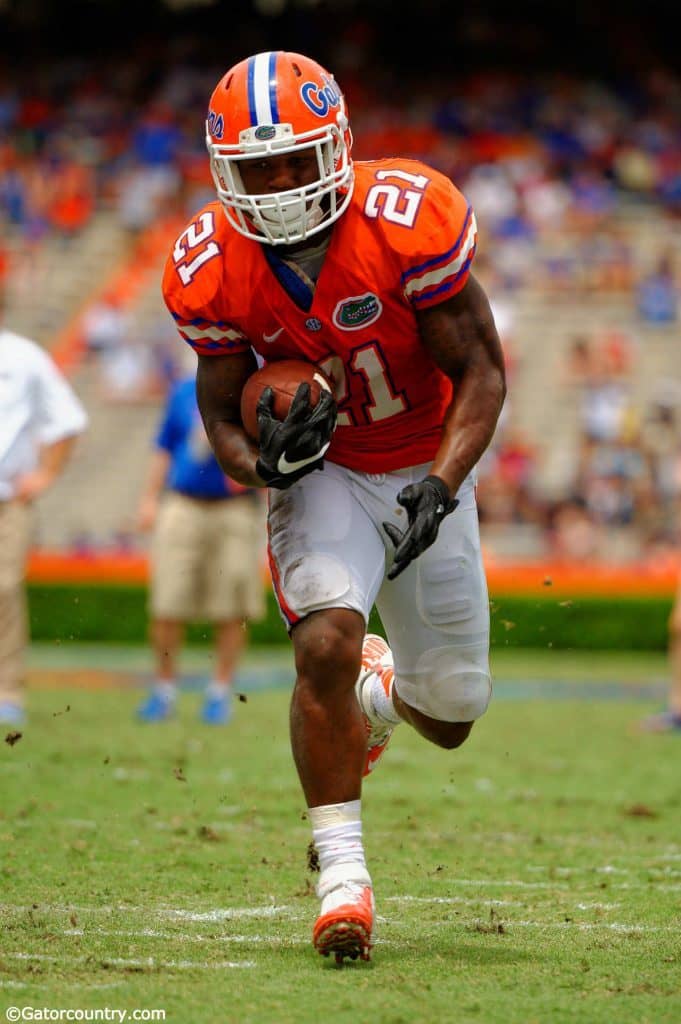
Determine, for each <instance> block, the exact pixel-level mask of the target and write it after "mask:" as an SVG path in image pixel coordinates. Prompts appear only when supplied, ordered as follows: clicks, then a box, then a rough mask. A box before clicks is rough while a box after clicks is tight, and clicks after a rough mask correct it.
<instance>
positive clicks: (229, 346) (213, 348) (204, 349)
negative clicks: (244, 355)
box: [180, 331, 251, 356]
mask: <svg viewBox="0 0 681 1024" xmlns="http://www.w3.org/2000/svg"><path fill="white" fill-rule="evenodd" d="M180 335H181V336H182V337H183V338H184V340H185V341H186V342H187V344H188V345H191V347H192V348H193V349H194V351H195V352H196V353H197V354H198V355H200V356H225V355H230V356H233V355H236V354H238V353H239V352H247V351H248V350H249V348H250V347H251V346H250V345H249V344H248V342H247V341H244V340H238V341H204V342H202V341H192V339H191V338H187V337H185V335H184V334H182V331H180Z"/></svg>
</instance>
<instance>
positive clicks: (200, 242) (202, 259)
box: [173, 210, 220, 285]
mask: <svg viewBox="0 0 681 1024" xmlns="http://www.w3.org/2000/svg"><path fill="white" fill-rule="evenodd" d="M214 234H215V221H214V219H213V214H212V213H211V212H210V210H207V211H206V212H205V213H202V214H201V216H200V217H199V219H198V220H196V221H194V223H193V224H190V225H189V227H188V228H187V230H186V231H183V232H182V234H181V235H180V237H179V238H178V240H177V241H176V242H175V248H174V249H173V261H174V263H175V266H176V267H177V272H178V274H179V276H180V281H182V284H184V285H187V284H190V283H191V281H192V278H193V277H194V274H195V273H196V271H197V270H198V269H199V267H202V266H203V264H204V263H207V262H208V260H212V259H213V257H214V256H218V255H219V254H220V246H219V245H218V243H217V242H209V241H208V239H209V238H211V237H212V235H214ZM195 250H198V252H195Z"/></svg>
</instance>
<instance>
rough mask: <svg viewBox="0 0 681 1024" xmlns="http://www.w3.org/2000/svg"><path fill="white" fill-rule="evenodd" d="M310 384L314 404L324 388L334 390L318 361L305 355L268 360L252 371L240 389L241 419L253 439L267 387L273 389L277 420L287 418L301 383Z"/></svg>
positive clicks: (311, 399) (256, 438)
mask: <svg viewBox="0 0 681 1024" xmlns="http://www.w3.org/2000/svg"><path fill="white" fill-rule="evenodd" d="M305 382H307V383H308V384H309V385H310V402H311V404H312V406H315V405H316V404H317V402H318V401H319V396H320V394H321V391H322V388H324V389H325V390H326V391H333V386H332V384H331V381H330V380H329V378H328V377H327V376H326V374H325V373H324V372H323V371H322V370H320V369H319V367H318V366H317V365H316V364H315V363H306V362H305V361H304V360H302V359H281V360H278V361H277V362H273V363H266V364H265V365H264V366H262V367H261V368H260V369H259V370H256V371H255V373H254V374H252V375H251V376H250V377H249V378H248V380H247V381H246V384H245V385H244V389H243V391H242V392H241V421H242V423H243V425H244V430H245V431H246V433H247V434H248V436H249V437H250V438H251V439H252V440H253V441H257V440H258V417H257V414H256V407H257V405H258V399H259V398H260V395H261V394H262V392H263V389H264V388H267V387H270V388H272V390H273V391H274V406H273V412H274V415H275V416H276V418H277V419H278V420H283V419H285V418H286V414H287V412H288V411H289V408H290V406H291V402H292V401H293V398H294V396H295V393H296V391H297V390H298V387H299V385H300V384H303V383H305Z"/></svg>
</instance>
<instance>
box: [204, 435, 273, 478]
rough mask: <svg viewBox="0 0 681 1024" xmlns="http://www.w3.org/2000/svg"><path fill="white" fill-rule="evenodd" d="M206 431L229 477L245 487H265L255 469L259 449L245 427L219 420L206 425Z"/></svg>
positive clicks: (216, 455)
mask: <svg viewBox="0 0 681 1024" xmlns="http://www.w3.org/2000/svg"><path fill="white" fill-rule="evenodd" d="M206 430H207V433H208V438H209V440H210V443H211V447H212V449H213V452H214V454H215V458H216V459H217V460H218V462H219V463H220V468H221V469H222V471H223V472H224V473H226V474H227V476H228V477H230V478H231V479H232V480H236V482H237V483H239V484H243V485H244V486H245V487H264V483H263V481H262V480H261V479H260V477H259V476H258V474H257V472H256V469H255V463H256V460H257V458H258V449H257V448H256V446H255V445H254V444H253V442H252V441H251V440H249V438H248V437H247V436H246V433H245V431H244V429H243V427H241V426H237V425H236V424H234V423H228V422H226V421H225V420H217V421H215V422H214V423H209V424H206Z"/></svg>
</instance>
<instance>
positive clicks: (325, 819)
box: [308, 800, 366, 874]
mask: <svg viewBox="0 0 681 1024" xmlns="http://www.w3.org/2000/svg"><path fill="white" fill-rule="evenodd" d="M308 814H309V816H310V822H311V824H312V838H313V840H314V844H315V847H316V849H317V854H318V856H319V870H320V872H321V873H322V874H324V872H326V871H328V869H329V868H332V867H334V866H335V865H336V864H360V865H361V866H362V867H364V868H366V861H365V858H364V846H363V845H362V821H361V801H360V800H350V801H348V802H347V803H343V804H325V805H322V806H320V807H310V808H308Z"/></svg>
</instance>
